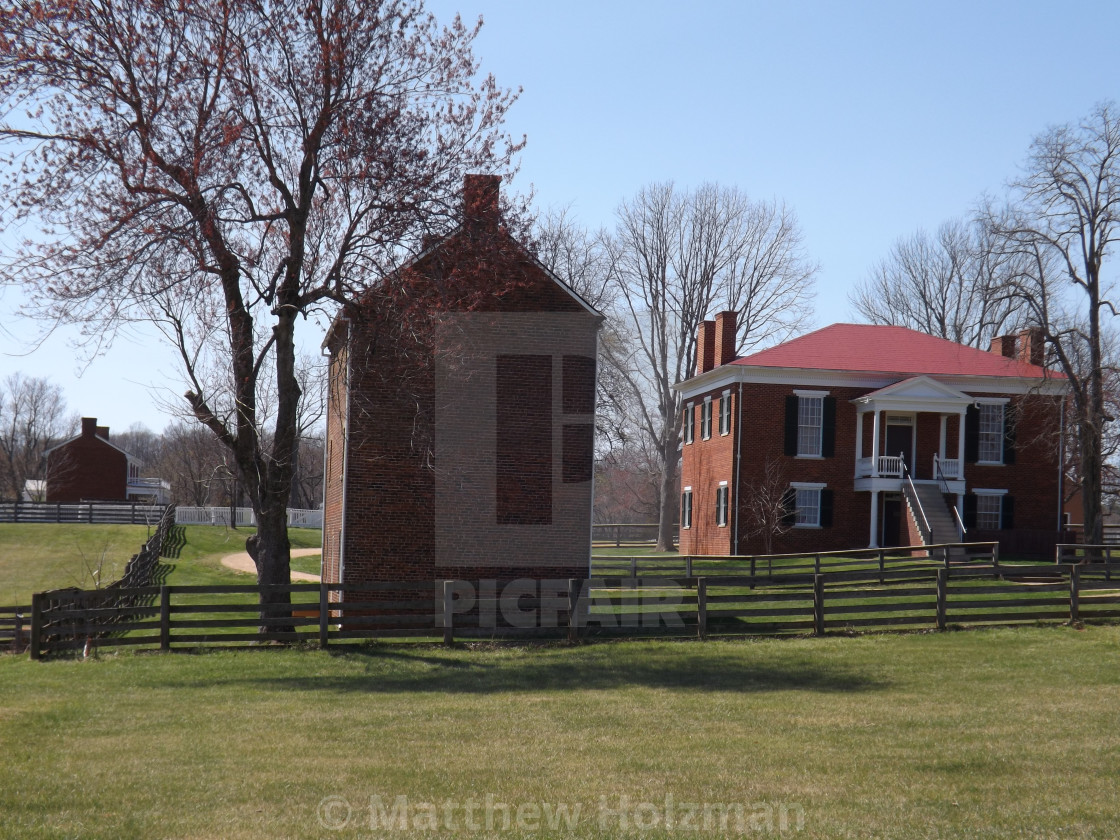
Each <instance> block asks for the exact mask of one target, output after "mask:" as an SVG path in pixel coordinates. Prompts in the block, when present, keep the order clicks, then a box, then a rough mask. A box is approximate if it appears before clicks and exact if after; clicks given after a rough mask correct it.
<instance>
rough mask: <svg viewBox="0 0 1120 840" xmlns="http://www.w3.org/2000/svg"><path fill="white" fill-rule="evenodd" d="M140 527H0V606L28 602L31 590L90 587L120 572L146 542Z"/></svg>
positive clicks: (144, 532) (144, 527) (117, 576)
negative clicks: (96, 572)
mask: <svg viewBox="0 0 1120 840" xmlns="http://www.w3.org/2000/svg"><path fill="white" fill-rule="evenodd" d="M149 533H150V531H149V529H148V528H147V527H146V526H144V525H69V524H60V525H46V524H23V523H21V524H0V605H17V604H30V603H31V596H32V594H33V593H35V592H43V591H45V590H48V589H61V588H63V587H67V586H77V587H80V588H83V589H92V588H94V586H95V579H94V577H93V573H94V571H95V570H97V569H98V568H99V567H100V577H101V580H102V582H104V583H109V582H111V581H114V580H116V579H118V578H119V577H120V576H121V575H122V574H123V573H124V567H125V565H126V564H127V563H128V560H129V558H130V557H132V555H133V554H135V553H136V552H138V551H139V550H140V547H141V546H142V545H143V544H144V543H145V542H146V541H147V539H148V535H149Z"/></svg>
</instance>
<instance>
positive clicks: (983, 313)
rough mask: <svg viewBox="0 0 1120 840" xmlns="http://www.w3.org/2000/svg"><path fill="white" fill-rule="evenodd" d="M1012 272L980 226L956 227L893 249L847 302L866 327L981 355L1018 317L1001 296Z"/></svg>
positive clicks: (945, 226) (959, 223)
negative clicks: (930, 338)
mask: <svg viewBox="0 0 1120 840" xmlns="http://www.w3.org/2000/svg"><path fill="white" fill-rule="evenodd" d="M1014 269H1015V266H1014V260H1011V259H1009V258H1008V257H1007V256H1006V255H1004V254H1001V253H1000V251H999V249H997V248H994V247H993V245H992V241H991V234H990V230H989V228H988V227H987V226H986V225H984V224H981V223H978V222H974V223H966V222H963V221H961V220H956V219H955V220H952V221H948V222H946V223H945V224H943V225H942V226H941V227H940V228H939V229H938V231H937V235H936V236H933V237H931V236H930V235H929V234H927V233H926V232H925V231H918V232H917V233H915V234H914V235H913V236H911V237H909V238H908V239H900V240H899V241H898V242H896V243H895V244H894V246H893V247H892V248H891V251H890V254H888V255H887V257H886V258H884V259H883V260H882V261H881V262H880V263H879V264H878V265H877V266H875V268H874V269H873V270H872V274H871V277H870V278H868V279H867V280H866V281H865V282H863V283H861V284H859V285H858V286H857V287H856V288H855V290H854V291H853V292H852V294H851V295H850V301H851V304H852V306H853V307H855V309H856V310H857V311H858V312H859V313H860V314H861V315H862V316H863V317H864V318H866V319H867V320H868V321H869V322H870V323H872V324H895V325H898V326H902V327H909V328H910V329H914V330H919V331H921V332H924V333H929V334H930V335H936V336H939V337H941V338H947V339H949V340H950V341H955V342H957V343H958V344H968V345H971V346H973V347H980V348H983V349H987V347H988V345H989V344H990V342H991V339H992V337H993V336H997V335H1002V334H1003V333H1004V332H1005V331H1006V330H1007V329H1009V328H1012V327H1014V326H1016V325H1017V321H1018V319H1019V318H1020V317H1021V314H1020V308H1021V307H1020V305H1019V303H1018V301H1016V300H1015V299H1014V298H1011V297H1009V296H1008V295H1007V294H1006V293H1005V290H1006V287H1007V281H1008V279H1009V278H1010V277H1011V276H1012V275H1013V273H1014Z"/></svg>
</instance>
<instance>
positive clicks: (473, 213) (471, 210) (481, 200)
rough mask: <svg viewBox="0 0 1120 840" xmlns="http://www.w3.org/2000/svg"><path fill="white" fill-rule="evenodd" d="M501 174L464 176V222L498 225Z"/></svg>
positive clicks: (467, 223) (475, 224) (477, 224)
mask: <svg viewBox="0 0 1120 840" xmlns="http://www.w3.org/2000/svg"><path fill="white" fill-rule="evenodd" d="M501 184H502V178H501V176H500V175H467V176H466V177H465V178H463V224H464V225H467V226H486V227H496V226H497V224H498V215H499V214H498V195H499V192H500V189H501Z"/></svg>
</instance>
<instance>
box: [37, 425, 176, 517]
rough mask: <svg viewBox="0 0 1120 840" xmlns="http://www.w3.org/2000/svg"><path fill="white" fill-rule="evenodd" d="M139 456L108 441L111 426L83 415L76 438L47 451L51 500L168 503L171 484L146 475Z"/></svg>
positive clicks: (47, 494)
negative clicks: (98, 422) (98, 423)
mask: <svg viewBox="0 0 1120 840" xmlns="http://www.w3.org/2000/svg"><path fill="white" fill-rule="evenodd" d="M142 467H143V464H142V462H141V461H140V459H139V458H136V457H135V456H133V455H131V454H129V453H128V452H125V451H124V450H123V449H121V448H120V447H119V446H117V445H116V444H114V443H112V442H111V441H110V440H109V427H108V426H98V425H97V418H96V417H83V418H82V431H81V434H79V435H78V436H77V437H74V438H71V439H70V440H68V441H66V442H65V443H60V444H59V445H58V446H55V447H53V448H51V449H49V450H47V493H46V500H47V501H48V502H86V501H99V502H104V501H113V502H144V503H146V504H147V503H154V504H161V505H162V504H167V503H168V502H169V501H170V496H171V485H170V484H169V483H168V482H166V481H164V480H162V479H159V478H143V477H141V475H140V471H141V469H142Z"/></svg>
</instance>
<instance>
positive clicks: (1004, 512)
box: [999, 496, 1015, 531]
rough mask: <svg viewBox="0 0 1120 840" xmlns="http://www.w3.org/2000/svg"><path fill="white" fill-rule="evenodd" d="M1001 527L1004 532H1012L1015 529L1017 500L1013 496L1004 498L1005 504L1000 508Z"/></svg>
mask: <svg viewBox="0 0 1120 840" xmlns="http://www.w3.org/2000/svg"><path fill="white" fill-rule="evenodd" d="M999 527H1000V528H1002V529H1003V530H1004V531H1010V530H1011V529H1012V528H1014V527H1015V498H1014V497H1013V496H1004V497H1003V504H1002V505H1001V506H1000V522H999Z"/></svg>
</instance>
